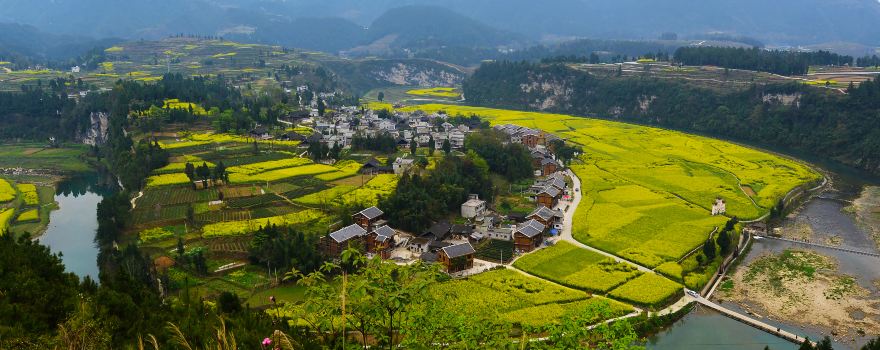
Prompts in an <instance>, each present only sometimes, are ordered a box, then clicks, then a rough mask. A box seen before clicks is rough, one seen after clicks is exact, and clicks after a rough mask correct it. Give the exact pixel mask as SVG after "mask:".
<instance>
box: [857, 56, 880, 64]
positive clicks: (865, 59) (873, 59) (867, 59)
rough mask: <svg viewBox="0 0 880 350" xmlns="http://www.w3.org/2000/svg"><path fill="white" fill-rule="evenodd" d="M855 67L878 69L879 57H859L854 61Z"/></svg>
mask: <svg viewBox="0 0 880 350" xmlns="http://www.w3.org/2000/svg"><path fill="white" fill-rule="evenodd" d="M856 66H859V67H878V66H880V57H878V56H877V55H873V56H865V57H859V58H857V59H856Z"/></svg>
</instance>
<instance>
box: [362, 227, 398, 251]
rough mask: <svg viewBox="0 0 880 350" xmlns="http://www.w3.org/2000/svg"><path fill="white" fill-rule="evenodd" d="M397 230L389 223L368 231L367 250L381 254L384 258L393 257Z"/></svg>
mask: <svg viewBox="0 0 880 350" xmlns="http://www.w3.org/2000/svg"><path fill="white" fill-rule="evenodd" d="M396 233H397V232H396V231H394V229H393V228H391V227H389V226H388V225H383V226H381V227H379V228H377V229H375V230H373V231H370V233H367V252H369V253H373V254H376V255H379V256H381V257H382V259H388V258H390V257H391V250H392V249H393V248H394V236H395V234H396Z"/></svg>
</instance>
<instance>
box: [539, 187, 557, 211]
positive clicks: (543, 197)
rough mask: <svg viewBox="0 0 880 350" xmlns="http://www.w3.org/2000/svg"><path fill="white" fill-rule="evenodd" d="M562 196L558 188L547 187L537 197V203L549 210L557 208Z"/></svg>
mask: <svg viewBox="0 0 880 350" xmlns="http://www.w3.org/2000/svg"><path fill="white" fill-rule="evenodd" d="M561 196H562V190H560V189H559V188H557V187H556V186H547V187H544V188H543V189H541V191H539V192H538V194H537V195H536V196H535V201H536V202H538V205H543V206H545V207H547V208H555V207H556V204H559V198H560V197H561Z"/></svg>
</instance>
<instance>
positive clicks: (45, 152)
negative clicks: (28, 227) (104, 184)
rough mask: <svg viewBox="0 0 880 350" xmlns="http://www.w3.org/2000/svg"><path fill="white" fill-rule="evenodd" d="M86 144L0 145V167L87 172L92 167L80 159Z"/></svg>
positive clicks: (86, 148) (85, 150) (86, 147)
mask: <svg viewBox="0 0 880 350" xmlns="http://www.w3.org/2000/svg"><path fill="white" fill-rule="evenodd" d="M87 151H88V146H86V145H64V146H63V147H60V148H46V147H45V145H44V144H39V143H17V144H5V145H0V168H25V169H46V170H52V171H57V172H64V173H81V172H88V171H91V170H92V169H91V168H90V167H89V165H88V164H87V163H86V162H85V161H83V160H82V158H81V157H82V156H83V155H84V154H85V153H86V152H87Z"/></svg>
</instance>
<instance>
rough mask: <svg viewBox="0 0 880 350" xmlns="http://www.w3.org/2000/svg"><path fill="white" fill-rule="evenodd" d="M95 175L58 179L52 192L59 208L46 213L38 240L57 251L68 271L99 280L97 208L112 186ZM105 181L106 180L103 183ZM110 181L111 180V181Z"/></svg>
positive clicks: (54, 251)
mask: <svg viewBox="0 0 880 350" xmlns="http://www.w3.org/2000/svg"><path fill="white" fill-rule="evenodd" d="M100 180H101V179H100V178H99V177H98V176H97V175H89V176H78V177H74V178H71V179H68V180H65V181H62V182H60V183H59V184H58V185H57V187H56V191H55V201H56V202H57V203H58V206H59V209H58V210H55V211H53V212H52V213H51V214H50V216H49V226H48V227H47V228H46V232H45V233H43V235H42V236H40V239H39V240H40V243H42V244H43V245H45V246H47V247H49V249H50V250H51V251H52V252H53V253H60V254H61V255H62V256H61V260H62V261H63V262H64V266H65V268H66V269H67V271H70V272H73V273H76V274H77V275H79V276H80V277H85V276H89V277H91V278H92V279H93V280H96V281H97V280H98V262H97V259H98V248H97V247H96V245H95V242H94V240H95V232H96V230H97V229H98V219H97V208H98V203H100V202H101V200H102V199H103V198H104V195H105V194H107V193H110V192H111V191H112V190H113V189H112V187H111V186H104V185H101V183H102V181H100ZM104 183H106V182H104ZM110 183H112V182H110Z"/></svg>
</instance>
